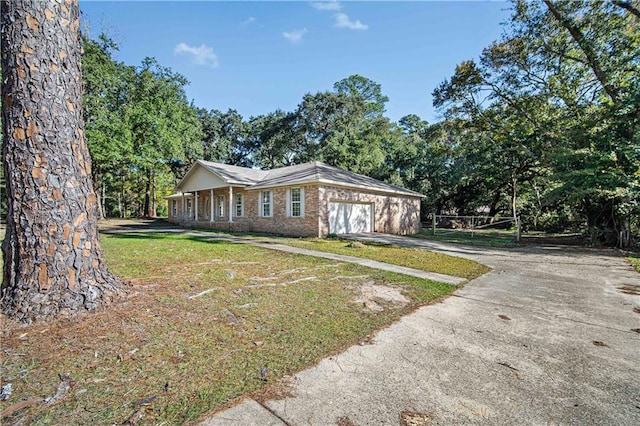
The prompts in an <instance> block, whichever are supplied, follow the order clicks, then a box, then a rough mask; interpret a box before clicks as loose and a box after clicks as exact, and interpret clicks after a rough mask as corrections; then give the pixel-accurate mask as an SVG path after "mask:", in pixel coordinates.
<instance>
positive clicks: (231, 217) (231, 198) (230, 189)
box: [229, 185, 233, 223]
mask: <svg viewBox="0 0 640 426" xmlns="http://www.w3.org/2000/svg"><path fill="white" fill-rule="evenodd" d="M229 223H233V186H231V185H229Z"/></svg>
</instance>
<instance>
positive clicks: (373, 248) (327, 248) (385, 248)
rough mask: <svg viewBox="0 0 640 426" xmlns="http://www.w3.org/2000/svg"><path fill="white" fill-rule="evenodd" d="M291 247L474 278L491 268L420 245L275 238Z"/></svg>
mask: <svg viewBox="0 0 640 426" xmlns="http://www.w3.org/2000/svg"><path fill="white" fill-rule="evenodd" d="M271 240H272V241H277V242H281V243H283V244H287V245H290V246H295V247H301V248H306V249H310V250H318V251H324V252H329V253H335V254H344V255H348V256H355V257H362V258H366V259H372V260H377V261H379V262H386V263H391V264H394V265H400V266H405V267H408V268H414V269H419V270H422V271H427V272H437V273H439V274H446V275H453V276H457V277H462V278H467V279H473V278H477V277H479V276H480V275H482V274H485V273H486V272H488V271H489V270H490V269H489V268H488V267H486V266H485V265H482V264H480V263H478V262H474V261H473V260H468V259H463V258H461V257H454V256H448V255H446V254H440V253H434V252H430V251H427V250H424V249H419V248H406V247H398V246H392V245H383V244H372V243H364V244H362V246H359V247H352V244H351V243H350V242H349V241H346V240H341V239H318V238H310V239H294V238H282V239H273V238H272V239H271Z"/></svg>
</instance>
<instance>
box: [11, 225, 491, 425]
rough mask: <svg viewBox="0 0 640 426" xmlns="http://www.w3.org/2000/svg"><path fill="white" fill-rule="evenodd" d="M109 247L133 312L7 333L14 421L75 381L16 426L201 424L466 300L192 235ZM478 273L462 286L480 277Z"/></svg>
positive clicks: (122, 241) (401, 280) (429, 287)
mask: <svg viewBox="0 0 640 426" xmlns="http://www.w3.org/2000/svg"><path fill="white" fill-rule="evenodd" d="M102 244H103V248H104V251H105V256H106V258H107V262H108V265H109V268H110V270H111V271H112V272H114V273H116V274H118V275H119V276H121V277H122V278H124V279H125V280H127V281H129V286H128V288H129V293H128V296H127V297H126V298H125V299H124V300H123V301H121V302H120V303H118V304H116V305H113V306H111V307H109V308H108V309H103V310H100V311H98V312H94V313H91V314H89V315H82V316H79V317H76V318H75V319H72V320H63V319H61V320H56V321H53V322H50V323H46V324H36V325H30V326H19V325H14V324H11V323H8V326H7V327H3V331H2V336H1V338H2V348H3V351H2V352H0V373H1V374H0V376H1V377H2V381H3V383H7V382H10V383H12V384H13V394H12V396H11V397H10V398H9V400H8V401H4V402H0V410H1V409H5V408H6V407H9V406H11V405H13V404H15V403H17V402H19V401H21V400H23V399H26V398H39V399H42V398H45V397H47V396H51V395H53V394H54V393H55V389H56V386H57V385H58V383H59V382H60V379H59V375H60V374H64V375H68V376H70V377H71V378H72V379H73V384H72V388H71V390H70V391H69V392H68V393H67V395H66V397H65V398H64V399H62V400H61V401H60V402H58V403H55V404H52V405H46V404H39V405H37V406H34V407H30V408H25V409H22V410H20V411H18V412H16V413H15V414H14V415H13V416H12V417H10V418H8V419H4V420H5V421H7V422H8V423H9V424H11V423H14V422H22V423H23V424H36V425H39V424H42V425H44V424H62V423H64V424H121V423H123V422H124V421H125V420H126V419H127V418H128V417H129V416H130V415H132V414H133V413H134V412H136V411H138V410H143V411H144V413H145V416H144V418H143V420H142V423H144V424H165V425H169V424H183V423H185V422H193V421H196V420H197V419H198V418H201V417H202V416H203V415H205V414H206V413H208V412H210V411H211V410H214V409H216V408H219V407H222V406H224V404H227V403H229V402H230V401H232V400H234V399H235V398H238V397H239V396H241V395H243V394H245V393H248V392H257V391H260V390H261V389H263V388H265V387H266V386H268V385H270V384H272V383H274V382H275V381H276V380H277V379H278V378H281V377H282V376H284V375H288V374H293V373H294V372H297V371H299V370H301V369H303V368H305V367H308V366H310V365H313V364H314V363H316V362H318V361H319V360H320V359H322V358H323V357H325V356H327V355H328V354H331V353H333V352H335V351H338V350H341V349H342V348H345V347H347V346H349V345H351V344H354V343H356V342H359V341H361V340H366V339H367V337H368V336H370V335H371V334H372V333H374V332H375V331H377V330H379V329H380V328H382V327H384V326H386V325H388V324H390V323H392V322H394V321H396V320H397V319H399V318H400V317H401V316H403V315H406V314H407V313H409V312H411V311H413V310H414V309H416V308H417V307H419V306H422V305H424V304H426V303H429V302H431V301H434V300H437V299H439V298H442V297H443V296H446V295H448V294H450V293H451V292H452V291H453V290H454V289H455V287H453V286H450V285H446V284H442V283H436V282H432V281H428V280H421V279H417V278H412V277H407V276H403V275H398V274H392V273H387V272H382V271H378V270H373V269H368V268H365V267H361V266H358V265H352V264H346V263H339V262H335V261H329V260H326V259H318V258H311V257H306V256H299V255H290V254H286V253H281V252H276V251H270V250H267V249H261V248H257V247H253V246H249V245H244V244H230V243H225V242H216V241H215V240H206V239H199V238H195V237H189V236H185V235H175V234H162V233H153V234H140V235H137V234H135V233H130V234H124V235H103V236H102ZM366 250H367V251H369V250H371V251H372V252H377V253H382V252H383V251H384V250H388V251H389V252H390V253H391V252H393V253H396V249H395V248H382V247H368V248H367V249H366ZM397 253H398V254H397V255H396V254H394V257H396V258H398V256H400V254H399V253H400V252H397ZM415 255H416V256H417V255H418V253H415ZM425 256H428V255H425ZM405 257H406V256H405ZM468 266H469V268H470V270H469V271H466V272H465V271H459V272H458V273H457V274H460V275H461V276H474V275H476V274H478V273H479V272H478V269H477V267H476V266H475V265H468ZM471 271H473V272H471ZM371 284H374V285H380V286H386V287H393V288H396V289H397V290H399V291H400V292H402V294H403V295H405V296H406V297H408V298H409V299H410V302H409V303H408V304H406V305H402V304H397V303H391V302H388V301H384V300H376V302H378V303H379V305H380V306H382V307H383V308H384V310H383V311H381V312H374V311H371V310H368V309H365V308H364V306H363V303H362V302H359V303H356V302H355V301H354V299H356V297H357V296H358V295H359V294H360V288H361V287H362V286H363V285H371ZM206 290H211V291H210V292H209V293H207V294H205V295H203V296H201V297H196V298H189V297H190V296H194V295H196V294H198V293H200V292H202V291H206ZM262 368H267V369H268V371H269V380H268V381H267V382H265V381H262V380H261V379H260V376H259V372H260V370H261V369H262ZM152 397H155V399H154V400H153V402H152V403H151V404H149V405H145V406H142V407H141V406H139V404H138V403H139V401H141V400H143V399H145V398H152Z"/></svg>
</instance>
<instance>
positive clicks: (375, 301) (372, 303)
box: [354, 281, 410, 312]
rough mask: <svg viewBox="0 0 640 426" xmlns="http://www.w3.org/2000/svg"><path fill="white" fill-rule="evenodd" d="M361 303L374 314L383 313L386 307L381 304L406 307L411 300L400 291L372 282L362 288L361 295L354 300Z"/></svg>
mask: <svg viewBox="0 0 640 426" xmlns="http://www.w3.org/2000/svg"><path fill="white" fill-rule="evenodd" d="M354 301H355V302H356V303H361V304H362V305H363V306H364V307H365V308H366V309H369V310H371V311H373V312H381V311H383V310H384V307H383V306H382V305H381V304H380V303H379V302H382V301H384V302H390V303H399V304H401V305H406V304H408V303H409V302H410V300H409V299H408V298H407V297H406V296H404V295H403V294H402V293H401V292H400V290H399V289H397V288H393V287H388V286H384V285H375V284H374V283H373V282H372V281H370V282H367V283H365V284H363V285H362V286H361V287H360V295H359V296H358V297H357V298H356V299H355V300H354Z"/></svg>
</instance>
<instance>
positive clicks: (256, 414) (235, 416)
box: [200, 399, 286, 426]
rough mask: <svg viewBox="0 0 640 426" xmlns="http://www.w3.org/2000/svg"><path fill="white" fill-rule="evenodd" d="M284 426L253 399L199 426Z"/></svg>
mask: <svg viewBox="0 0 640 426" xmlns="http://www.w3.org/2000/svg"><path fill="white" fill-rule="evenodd" d="M238 425H246V426H284V425H286V423H284V422H283V421H282V420H280V419H279V418H277V417H276V416H274V415H273V414H271V413H270V412H269V410H267V409H266V408H264V407H263V406H262V405H260V404H258V403H257V402H256V401H254V400H253V399H247V400H245V401H243V402H241V403H240V404H238V405H236V406H234V407H231V408H230V409H228V410H226V411H222V412H220V413H218V414H216V415H215V416H213V417H211V418H210V419H208V420H206V421H204V422H202V423H200V426H238Z"/></svg>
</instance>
